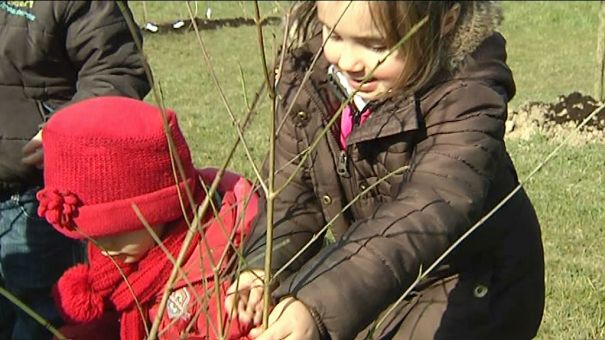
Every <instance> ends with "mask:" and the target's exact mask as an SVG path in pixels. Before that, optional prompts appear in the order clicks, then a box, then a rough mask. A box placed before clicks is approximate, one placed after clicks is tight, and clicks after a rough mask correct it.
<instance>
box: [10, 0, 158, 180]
mask: <svg viewBox="0 0 605 340" xmlns="http://www.w3.org/2000/svg"><path fill="white" fill-rule="evenodd" d="M128 15H131V14H130V13H129V14H128ZM148 91H149V84H148V82H147V80H146V77H145V74H144V69H143V61H142V58H141V57H140V55H139V53H138V50H137V47H136V45H135V43H134V39H133V37H132V35H131V33H130V31H129V29H128V27H127V25H126V21H125V19H124V16H123V15H122V12H121V11H120V9H119V7H118V5H117V4H116V2H114V1H0V103H2V105H1V106H0V192H7V191H14V190H19V189H20V188H23V187H27V186H31V185H37V184H40V183H41V174H40V171H38V170H36V169H35V168H34V167H31V166H26V165H24V164H22V163H21V157H22V154H21V148H22V147H23V145H25V143H27V142H28V141H29V140H30V139H31V138H32V137H33V136H34V135H35V134H36V133H37V132H38V130H39V128H40V124H42V123H43V122H44V121H45V120H46V119H48V117H49V116H50V114H52V112H53V111H54V110H56V109H57V108H59V107H61V106H64V105H66V104H68V103H70V102H75V101H78V100H81V99H84V98H88V97H92V96H100V95H123V96H129V97H135V98H142V97H143V96H145V94H147V92H148Z"/></svg>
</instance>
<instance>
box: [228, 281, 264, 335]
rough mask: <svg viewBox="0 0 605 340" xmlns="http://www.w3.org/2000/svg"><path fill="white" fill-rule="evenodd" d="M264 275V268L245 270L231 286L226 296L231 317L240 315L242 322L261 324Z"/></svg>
mask: <svg viewBox="0 0 605 340" xmlns="http://www.w3.org/2000/svg"><path fill="white" fill-rule="evenodd" d="M264 277H265V272H264V271H263V270H249V271H245V272H243V273H241V274H240V275H239V278H238V280H237V281H236V282H234V283H233V284H232V285H231V286H230V287H229V289H228V290H227V297H226V298H225V308H226V310H227V312H228V313H229V316H230V318H231V319H235V318H236V317H238V318H239V322H241V323H242V324H250V323H251V322H252V324H253V325H254V326H258V325H260V323H261V321H262V318H263V292H264V289H263V288H264V286H263V278H264ZM238 281H239V282H238ZM236 297H237V300H236ZM235 301H237V306H234V304H235Z"/></svg>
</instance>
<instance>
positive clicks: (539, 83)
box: [501, 1, 599, 107]
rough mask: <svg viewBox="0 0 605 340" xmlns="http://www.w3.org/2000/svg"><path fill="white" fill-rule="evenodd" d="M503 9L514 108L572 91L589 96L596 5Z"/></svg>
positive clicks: (511, 4)
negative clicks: (513, 86)
mask: <svg viewBox="0 0 605 340" xmlns="http://www.w3.org/2000/svg"><path fill="white" fill-rule="evenodd" d="M503 10H504V21H503V23H502V29H501V31H502V33H503V34H504V36H505V38H506V39H507V42H508V44H507V50H508V57H509V66H510V67H511V69H512V70H513V74H514V75H515V79H516V82H517V96H516V97H515V98H514V99H513V101H512V103H511V105H512V107H516V106H518V105H519V104H522V103H524V102H526V101H528V100H532V101H534V100H540V101H546V102H552V101H554V100H556V98H557V96H558V95H561V94H568V93H570V92H572V91H580V92H582V93H585V94H592V92H593V87H594V81H595V80H596V73H597V72H596V65H597V60H596V48H597V28H598V23H599V17H598V13H599V12H598V10H599V2H598V1H573V2H571V1H547V2H545V1H535V2H534V1H523V2H521V1H506V2H503Z"/></svg>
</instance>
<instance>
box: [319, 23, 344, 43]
mask: <svg viewBox="0 0 605 340" xmlns="http://www.w3.org/2000/svg"><path fill="white" fill-rule="evenodd" d="M323 34H324V37H328V39H330V40H334V41H340V40H342V38H341V37H340V36H339V35H338V34H336V32H332V34H330V29H329V28H328V27H326V26H324V27H323Z"/></svg>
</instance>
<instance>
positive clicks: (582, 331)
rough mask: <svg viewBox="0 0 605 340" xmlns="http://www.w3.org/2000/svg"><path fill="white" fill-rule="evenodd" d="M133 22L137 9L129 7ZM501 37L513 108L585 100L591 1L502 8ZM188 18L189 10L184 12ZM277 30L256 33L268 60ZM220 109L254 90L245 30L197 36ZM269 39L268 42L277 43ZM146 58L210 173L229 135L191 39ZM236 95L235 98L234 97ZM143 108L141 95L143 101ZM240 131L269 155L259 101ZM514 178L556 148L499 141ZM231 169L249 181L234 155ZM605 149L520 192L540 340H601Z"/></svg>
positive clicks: (229, 10)
mask: <svg viewBox="0 0 605 340" xmlns="http://www.w3.org/2000/svg"><path fill="white" fill-rule="evenodd" d="M129 3H130V6H131V8H132V9H133V12H134V14H135V16H136V18H137V20H138V21H139V23H143V16H144V13H143V6H142V3H141V2H138V1H131V2H129ZM192 4H194V5H195V4H197V11H198V12H197V13H198V16H203V15H204V14H205V13H206V8H207V7H210V8H212V17H213V18H220V17H223V18H225V17H237V16H248V17H250V16H252V15H253V14H254V12H253V7H252V4H251V3H249V2H206V1H198V2H192ZM261 5H262V6H261V9H262V11H263V14H264V15H280V14H281V13H282V12H283V10H284V8H285V7H286V6H287V4H285V3H283V2H272V1H266V2H263V3H262V4H261ZM146 7H147V15H146V19H147V20H152V21H155V22H169V21H173V20H176V19H178V18H180V17H182V18H186V17H187V16H188V14H187V13H188V11H187V7H186V5H185V4H184V3H182V2H173V1H166V2H148V3H147V4H146ZM503 7H504V14H505V20H504V22H503V25H502V29H501V31H502V32H503V33H504V35H505V37H506V38H507V40H508V53H509V65H510V66H511V68H512V70H513V72H514V74H515V77H516V81H517V96H516V97H515V98H514V99H513V101H512V102H511V107H512V108H516V107H518V106H519V105H521V104H522V103H524V102H526V101H530V100H531V101H533V100H540V101H549V102H551V101H555V100H556V98H557V96H558V95H561V94H567V93H569V92H572V91H581V92H583V93H590V92H591V91H592V86H593V83H594V80H595V78H596V68H595V65H596V57H595V51H596V37H597V35H596V31H597V26H598V7H599V3H598V2H505V3H504V4H503ZM194 10H195V6H194ZM279 32H280V27H277V26H270V27H266V29H265V34H266V36H267V37H268V38H267V45H268V46H267V50H268V52H269V53H271V51H272V49H273V45H275V44H278V43H277V42H276V43H274V42H273V41H274V40H273V38H272V34H275V35H276V37H277V39H278V38H279V34H280V33H279ZM202 36H203V39H204V41H205V43H206V45H207V48H208V50H209V52H210V55H211V60H212V64H213V66H214V69H215V71H216V72H217V74H218V77H219V79H220V82H221V84H222V87H223V89H224V91H225V93H226V95H227V98H228V102H229V104H230V106H231V108H232V109H233V110H234V111H235V112H236V114H237V115H238V117H241V116H242V113H243V112H244V110H245V107H246V99H245V98H248V99H247V100H250V99H251V98H252V97H253V95H254V92H255V91H256V89H257V88H258V86H259V85H260V84H261V82H262V79H263V78H262V73H261V68H260V65H261V64H260V56H259V53H258V50H259V47H258V43H257V36H256V31H255V28H254V27H249V26H248V27H237V28H231V27H226V28H221V29H219V30H214V31H203V32H202ZM276 41H278V40H276ZM145 51H146V53H147V56H148V58H149V62H150V64H151V66H152V68H153V72H154V76H155V78H156V80H157V81H158V82H159V84H160V87H161V90H162V94H163V97H164V100H165V103H166V106H167V107H171V108H173V109H174V110H175V111H177V113H178V114H179V119H180V121H181V125H182V127H183V130H184V131H185V134H186V136H187V138H188V140H189V142H190V145H191V146H192V149H193V153H194V158H195V161H196V164H198V165H200V166H211V165H214V166H218V165H220V164H221V163H222V161H223V159H224V157H225V154H226V152H227V150H228V147H230V146H231V145H232V144H233V143H234V141H235V140H236V134H235V131H234V129H233V127H232V123H231V121H230V119H229V116H228V115H227V111H226V110H225V107H224V105H223V104H222V102H221V100H220V98H219V96H218V92H217V90H216V88H215V86H214V85H213V83H212V81H211V78H210V76H209V71H208V67H207V65H205V63H204V61H203V59H202V54H201V50H200V48H199V45H198V42H197V40H196V38H195V35H194V34H193V33H185V34H182V33H171V34H165V35H152V34H146V35H145ZM244 88H245V92H244V90H243V89H244ZM147 100H149V101H153V99H152V97H151V96H149V97H148V98H147ZM263 102H264V103H263V105H261V106H260V110H259V111H258V113H257V114H256V115H255V120H254V123H253V124H252V126H251V128H250V129H248V130H247V131H246V140H247V143H248V144H249V145H250V148H251V153H252V155H253V158H254V160H255V162H256V163H257V164H258V163H260V162H261V160H262V158H263V156H264V154H265V152H266V150H267V145H268V133H267V131H268V126H269V125H268V118H269V110H268V105H267V100H266V98H265V99H264V101H263ZM507 143H508V148H509V152H510V153H511V155H512V157H513V159H514V160H515V163H516V165H517V168H518V171H519V174H520V177H521V178H524V176H526V175H527V174H528V173H529V172H530V171H531V170H532V169H533V168H534V167H535V166H536V165H538V164H539V163H540V162H541V161H542V160H543V159H544V158H545V157H546V155H547V154H548V153H549V152H550V151H552V150H553V149H554V148H555V146H556V145H555V144H554V143H553V142H551V141H548V140H546V139H545V138H543V137H541V136H534V137H533V138H531V139H529V140H514V139H509V140H508V142H507ZM231 168H233V169H235V170H237V171H240V172H243V173H245V174H247V175H248V176H252V170H251V167H250V165H249V163H247V161H246V159H245V157H244V154H243V153H242V152H241V149H240V152H239V153H238V155H237V157H236V159H235V160H234V161H233V163H232V164H231ZM604 169H605V146H603V145H601V144H592V145H586V146H581V147H565V148H563V149H562V150H561V152H560V153H559V154H558V156H557V157H556V158H555V159H554V160H553V161H552V162H551V163H549V164H548V165H547V166H546V167H545V168H544V169H543V170H542V171H541V172H540V173H538V174H537V175H536V176H535V177H534V178H533V179H532V180H531V181H529V182H528V183H527V185H526V188H527V190H528V192H529V194H530V196H531V198H532V200H533V202H534V204H535V207H536V210H537V212H538V215H539V217H540V220H541V223H542V228H543V229H542V230H543V239H544V247H545V253H546V270H547V279H546V280H547V282H546V283H547V297H546V298H547V300H546V310H545V315H544V320H543V323H542V326H541V329H540V333H539V336H538V338H539V339H562V340H563V339H565V340H567V339H605V274H604V268H605V251H603V248H604V246H605V203H604V202H605V178H604V177H605V171H604Z"/></svg>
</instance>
